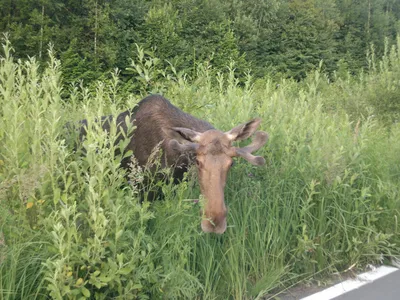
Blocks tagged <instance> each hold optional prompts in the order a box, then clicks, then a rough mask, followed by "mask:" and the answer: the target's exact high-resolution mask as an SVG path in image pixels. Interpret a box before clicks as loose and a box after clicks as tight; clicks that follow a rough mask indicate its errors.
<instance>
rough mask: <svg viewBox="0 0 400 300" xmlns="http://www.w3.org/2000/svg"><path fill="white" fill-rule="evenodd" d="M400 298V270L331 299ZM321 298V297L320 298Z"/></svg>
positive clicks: (398, 299) (376, 299) (368, 299)
mask: <svg viewBox="0 0 400 300" xmlns="http://www.w3.org/2000/svg"><path fill="white" fill-rule="evenodd" d="M358 299H360V300H400V270H399V271H395V272H393V273H391V274H389V275H386V276H384V277H382V278H380V279H377V280H375V281H373V282H371V283H368V284H366V285H363V286H361V287H360V288H358V289H355V290H352V291H350V292H347V293H346V294H343V295H341V296H339V297H336V298H333V300H358ZM321 300H323V299H321Z"/></svg>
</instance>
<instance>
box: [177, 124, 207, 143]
mask: <svg viewBox="0 0 400 300" xmlns="http://www.w3.org/2000/svg"><path fill="white" fill-rule="evenodd" d="M170 132H172V134H171V133H170V136H171V137H172V138H175V139H184V140H186V141H189V142H193V143H197V142H199V141H200V136H201V133H199V132H197V131H194V130H191V129H188V128H183V127H172V128H171V129H170Z"/></svg>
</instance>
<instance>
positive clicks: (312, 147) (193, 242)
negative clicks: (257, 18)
mask: <svg viewBox="0 0 400 300" xmlns="http://www.w3.org/2000/svg"><path fill="white" fill-rule="evenodd" d="M396 51H397V52H396ZM139 54H140V53H139ZM398 57H400V55H399V54H398V48H397V47H395V48H393V49H392V50H391V51H390V52H388V56H385V57H384V59H383V60H382V62H381V64H380V65H381V68H379V69H378V68H376V69H374V70H372V69H371V72H370V73H369V74H364V75H362V76H361V77H359V78H351V77H349V76H347V77H346V76H345V77H338V78H337V79H336V81H335V82H333V83H332V82H330V81H329V80H328V78H327V77H326V76H324V75H323V74H322V73H321V72H320V71H319V70H316V71H315V72H314V73H312V74H310V76H309V77H308V78H307V79H306V80H305V81H304V82H301V83H297V82H293V81H290V80H282V81H281V82H280V83H279V84H277V83H275V82H272V81H268V80H263V81H258V82H257V83H256V84H254V83H253V81H252V78H251V76H249V77H248V80H247V81H246V82H245V83H244V84H242V83H241V84H239V81H238V80H237V78H236V77H235V71H234V69H233V67H230V71H229V72H228V75H227V77H224V76H223V75H218V76H213V75H211V74H212V72H210V68H209V66H206V65H204V66H199V67H198V68H197V72H198V74H197V77H196V78H192V79H191V80H190V82H189V80H187V78H186V77H185V75H184V74H179V73H177V72H176V70H174V69H173V67H171V68H170V69H168V70H159V71H158V72H157V74H158V75H157V76H158V77H160V80H158V81H157V82H152V81H146V84H144V85H143V87H144V88H143V90H142V91H140V93H141V94H142V95H145V94H147V92H148V91H162V92H163V93H164V94H165V96H166V97H167V98H169V99H171V100H172V102H174V103H175V104H176V105H178V106H179V107H181V108H182V109H183V110H185V111H187V112H189V113H192V114H194V115H196V116H199V117H201V118H204V119H206V120H209V121H210V122H211V123H213V124H214V125H215V126H216V127H218V128H220V129H222V130H229V129H230V128H232V127H233V126H235V125H237V124H238V123H241V122H245V121H247V120H249V119H251V118H253V117H255V116H259V117H261V118H262V119H263V122H262V125H261V127H262V128H261V129H262V130H265V131H268V132H269V134H270V141H269V143H268V145H267V146H266V147H264V148H263V149H262V150H260V154H261V155H263V156H264V157H266V159H267V165H266V166H265V167H262V168H257V167H254V166H251V165H249V164H248V163H246V162H244V161H242V160H238V161H237V163H236V165H235V166H234V167H233V169H232V170H231V172H230V175H229V179H228V183H227V187H226V202H227V205H228V206H229V215H228V229H227V231H226V233H225V234H224V235H222V236H216V235H211V234H204V233H202V232H201V230H200V226H199V225H200V221H201V215H200V214H199V210H200V206H199V204H198V203H197V201H193V199H198V198H199V189H198V187H197V185H196V180H195V177H196V175H195V172H194V171H193V170H192V171H191V172H189V173H188V175H187V176H188V180H187V181H184V182H182V183H181V184H179V185H174V184H172V183H171V181H169V182H166V183H165V182H157V181H154V184H155V185H157V186H159V187H160V188H161V189H162V191H163V195H164V199H163V200H162V201H155V202H153V203H149V202H147V201H145V202H143V203H141V202H140V199H139V198H140V197H139V194H140V191H139V189H140V181H141V180H142V178H143V174H144V173H143V172H145V170H141V169H140V168H138V167H137V166H136V165H135V164H134V162H133V166H134V167H133V169H132V173H131V174H126V173H125V171H124V170H121V169H120V168H119V167H118V165H119V161H120V160H121V155H118V154H117V153H119V152H118V151H115V150H116V149H117V148H124V147H125V145H126V144H124V142H123V143H121V144H119V145H114V142H113V141H114V140H115V138H116V130H115V128H112V129H111V132H110V134H105V133H104V132H103V131H102V130H101V128H98V127H99V125H98V124H97V125H96V123H95V122H93V121H94V120H95V119H96V118H98V117H99V116H102V115H108V114H116V113H118V112H120V111H122V110H125V109H127V108H131V107H133V106H134V104H135V103H137V102H138V101H139V100H140V98H141V96H136V95H126V93H125V92H124V89H123V88H121V87H120V84H119V81H118V72H116V73H114V74H113V75H112V76H111V77H110V79H109V80H107V81H105V82H99V83H98V84H97V85H96V86H95V87H92V88H85V87H84V86H83V85H76V86H73V87H63V86H62V83H61V81H62V74H61V72H60V65H59V62H58V61H57V60H56V59H55V58H54V55H53V53H52V51H51V49H50V51H49V63H48V66H47V67H46V68H45V70H44V71H43V72H39V65H38V63H37V62H36V61H35V60H34V59H30V60H27V61H15V60H14V58H13V57H12V48H11V45H10V44H9V42H8V41H6V40H5V41H4V44H3V54H2V57H1V61H0V145H1V146H0V206H1V208H0V217H1V219H0V298H4V299H36V298H37V299H43V298H55V299H75V298H95V299H110V298H123V299H136V298H140V299H157V298H165V299H169V298H189V299H194V298H199V299H227V298H230V299H260V298H262V297H265V296H271V295H274V294H276V293H278V292H279V291H281V290H283V289H284V288H286V287H288V286H290V285H292V284H295V283H297V282H301V281H302V280H305V279H310V278H317V277H318V276H322V275H324V274H329V273H331V272H334V271H341V270H345V269H347V268H348V267H349V266H351V265H354V264H355V265H356V266H357V267H359V268H362V267H363V266H365V265H366V264H367V263H382V262H383V261H385V260H386V261H389V259H390V258H392V257H394V256H396V255H399V247H398V244H399V242H400V241H399V227H398V221H397V219H398V217H399V216H398V215H399V192H400V188H399V186H400V185H399V179H400V167H399V166H400V157H399V155H398V153H399V150H400V142H399V137H400V127H399V126H398V124H397V123H396V122H395V119H393V118H392V115H390V120H391V121H390V126H389V125H388V122H387V118H386V119H385V116H386V115H385V112H384V111H382V110H379V109H377V106H376V105H375V102H374V101H372V100H370V99H375V98H374V97H375V96H371V98H366V99H362V100H361V99H359V97H360V95H359V94H360V93H361V91H362V93H363V95H372V91H374V92H375V93H376V92H377V91H382V93H392V88H393V86H394V85H396V84H397V83H396V82H397V81H396V79H395V78H398V77H396V76H395V75H394V74H397V75H398V74H399V70H400V63H399V59H398ZM146 59H147V60H146ZM151 59H153V58H146V57H144V56H143V55H142V56H141V57H139V60H138V61H137V62H135V63H133V68H132V70H133V71H134V70H135V69H136V70H140V71H141V72H142V73H143V72H146V68H149V67H150V68H152V71H153V72H154V70H153V69H154V66H153V64H152V63H147V64H146V61H148V60H151ZM387 60H389V63H388V62H387ZM160 74H161V75H162V76H161V75H160ZM137 76H139V77H141V73H140V72H137ZM141 78H142V80H145V78H144V77H141ZM366 86H368V88H366ZM66 96H67V97H66ZM65 99H67V100H65ZM368 99H369V100H368ZM360 103H362V105H361V104H360ZM83 118H85V119H87V120H88V121H89V122H90V123H93V124H95V125H94V126H93V127H90V128H89V131H88V135H87V139H86V140H85V142H84V143H83V145H82V147H83V148H84V152H85V153H86V154H85V155H82V154H81V153H79V151H78V152H75V151H74V145H75V139H74V137H73V136H71V134H70V133H71V132H70V130H68V128H69V127H68V126H65V124H67V123H68V122H70V123H69V124H71V122H72V123H73V122H76V121H78V120H80V119H83ZM130 130H134V128H131V129H130ZM110 145H111V146H110ZM155 163H156V162H155ZM160 172H163V173H165V175H166V176H170V172H169V170H160ZM127 177H128V178H130V180H129V181H127V180H126V178H127ZM200 202H201V201H200ZM3 236H4V238H3Z"/></svg>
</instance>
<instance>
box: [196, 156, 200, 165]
mask: <svg viewBox="0 0 400 300" xmlns="http://www.w3.org/2000/svg"><path fill="white" fill-rule="evenodd" d="M200 165H201V162H200V161H199V160H198V159H197V158H196V166H197V167H200Z"/></svg>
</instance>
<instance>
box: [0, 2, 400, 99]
mask: <svg viewBox="0 0 400 300" xmlns="http://www.w3.org/2000/svg"><path fill="white" fill-rule="evenodd" d="M399 20H400V2H399V1H397V0H357V1H356V0H252V1H250V2H249V1H248V0H225V1H218V0H195V1H193V0H190V1H189V0H179V1H178V0H174V1H168V4H166V3H165V1H159V0H151V1H149V0H51V1H49V0H40V1H39V0H1V1H0V32H8V33H9V34H10V40H11V42H12V45H13V46H14V47H15V49H16V54H15V55H16V57H18V58H23V59H25V58H26V57H28V56H30V57H32V56H36V58H37V60H38V61H39V62H40V63H41V66H42V67H44V66H45V64H46V62H47V55H45V51H46V48H47V45H48V44H49V43H52V44H54V49H55V55H56V57H57V58H59V59H60V60H61V62H62V68H63V80H64V81H65V82H67V83H72V82H75V83H76V82H79V81H80V80H84V82H85V84H89V83H93V84H94V82H95V81H96V79H99V78H102V77H103V76H105V75H108V74H109V72H110V71H111V70H113V69H114V68H116V67H118V69H120V70H122V73H121V77H120V78H121V81H122V82H123V84H124V85H127V87H126V89H129V90H130V91H133V92H135V91H136V87H135V86H130V84H129V83H130V74H129V72H125V70H126V68H127V67H129V66H130V59H131V58H132V57H133V56H134V53H136V49H137V48H136V46H135V44H137V45H139V46H140V47H142V48H144V49H148V50H150V49H152V51H153V52H154V54H155V57H157V58H159V59H160V62H159V63H160V65H161V69H164V68H165V67H167V66H168V65H169V63H172V64H173V65H174V67H175V68H176V69H177V70H178V71H183V72H184V73H185V74H188V75H189V76H191V77H192V78H195V77H196V74H197V73H196V72H197V70H196V65H197V63H198V62H204V61H209V62H210V63H211V65H212V66H213V67H214V70H215V71H219V72H224V73H226V72H227V70H226V66H227V65H229V64H230V63H231V62H232V61H234V62H235V68H236V70H237V71H236V72H237V73H236V74H237V75H238V77H239V78H240V79H241V80H242V81H244V80H245V74H246V72H247V71H248V70H249V68H250V69H251V70H252V72H253V74H254V76H256V77H257V78H263V77H268V76H273V77H274V78H278V79H279V78H281V77H290V78H295V79H296V80H300V79H303V78H304V77H305V76H306V74H307V73H308V72H309V71H311V70H313V69H315V68H317V67H318V64H319V62H320V60H323V61H324V66H323V68H324V72H325V73H327V74H329V75H330V76H331V75H332V74H333V72H334V71H335V70H337V69H338V68H339V67H340V66H341V67H342V68H343V67H346V68H347V69H348V70H349V71H350V72H351V73H356V74H358V73H359V71H360V69H365V68H367V67H368V66H367V62H366V60H365V56H366V52H367V50H368V49H369V47H370V45H371V44H374V45H375V47H376V54H377V55H378V56H379V57H380V56H381V55H382V54H383V51H384V43H383V40H384V37H387V38H389V42H390V43H393V42H394V41H395V38H396V33H397V32H398V31H399V29H400V21H399ZM168 62H169V63H168Z"/></svg>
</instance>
